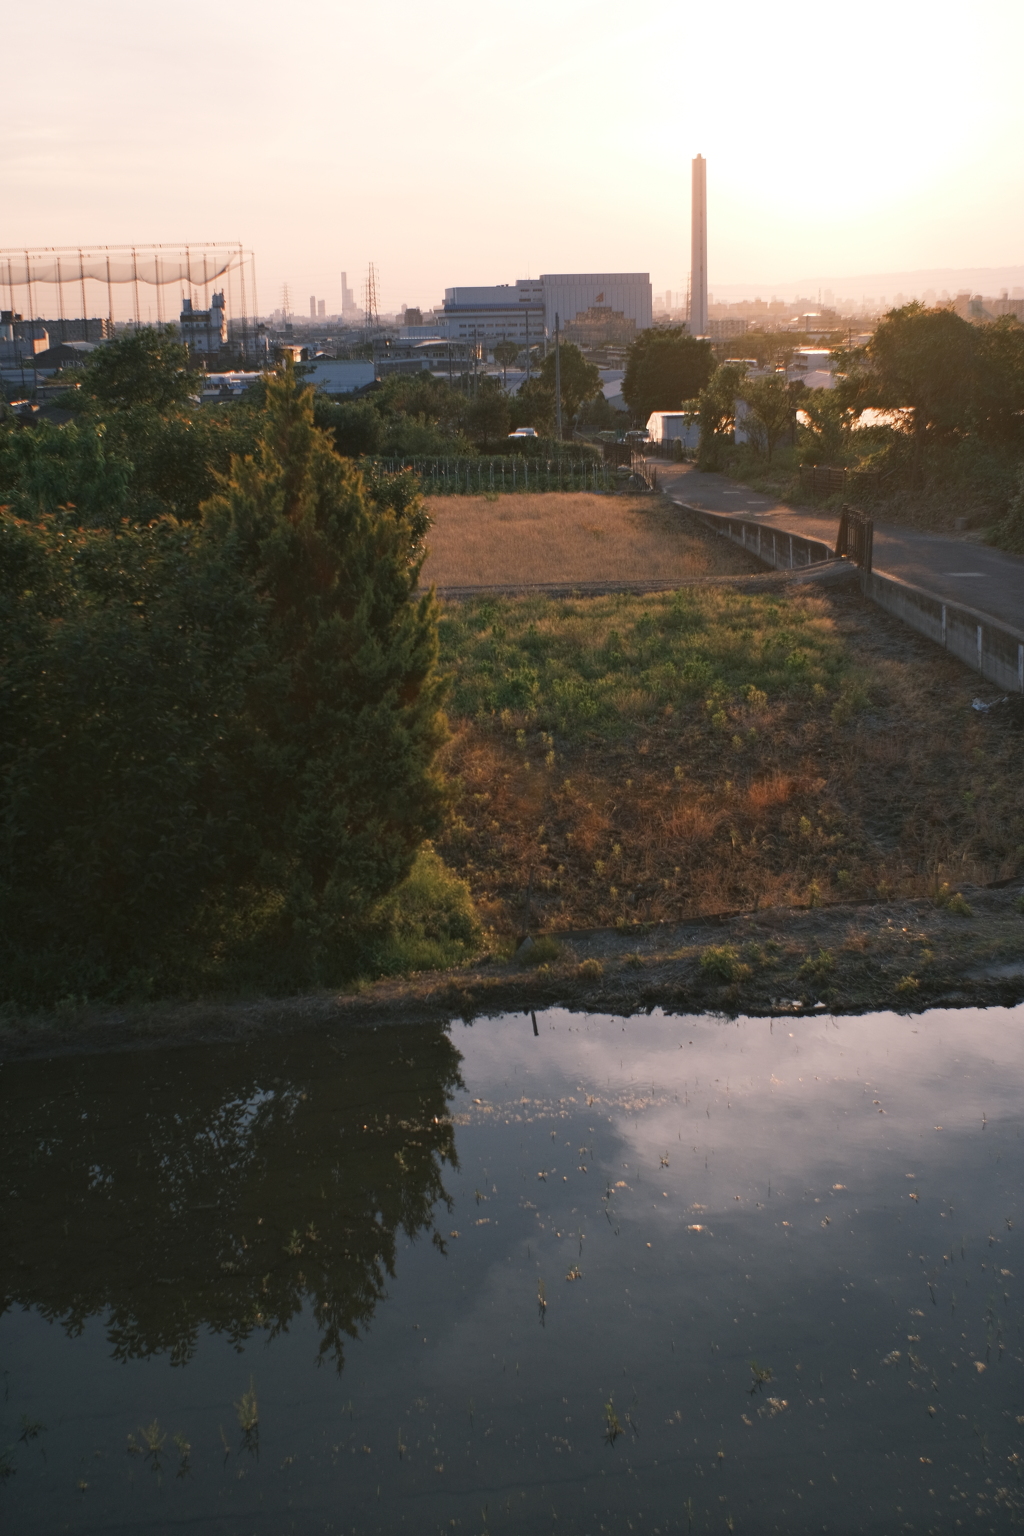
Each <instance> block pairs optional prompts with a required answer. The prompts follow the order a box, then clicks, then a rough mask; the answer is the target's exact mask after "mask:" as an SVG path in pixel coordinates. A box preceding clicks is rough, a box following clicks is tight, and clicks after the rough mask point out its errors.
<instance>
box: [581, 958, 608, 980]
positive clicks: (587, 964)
mask: <svg viewBox="0 0 1024 1536" xmlns="http://www.w3.org/2000/svg"><path fill="white" fill-rule="evenodd" d="M576 974H577V976H578V977H579V978H580V980H581V981H597V980H598V979H599V978H600V977H601V976H603V975H604V966H603V965H602V964H601V962H600V960H593V959H591V960H581V961H580V963H579V965H578V966H577V967H576Z"/></svg>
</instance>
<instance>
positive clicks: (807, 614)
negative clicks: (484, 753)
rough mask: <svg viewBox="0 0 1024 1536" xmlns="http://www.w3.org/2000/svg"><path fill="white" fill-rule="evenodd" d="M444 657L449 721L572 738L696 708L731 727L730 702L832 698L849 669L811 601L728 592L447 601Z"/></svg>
mask: <svg viewBox="0 0 1024 1536" xmlns="http://www.w3.org/2000/svg"><path fill="white" fill-rule="evenodd" d="M441 653H442V663H443V665H444V666H445V668H446V669H447V670H450V671H451V673H452V675H453V695H452V700H451V707H452V712H453V713H454V714H457V715H462V716H469V717H471V718H477V719H481V718H487V717H489V716H500V715H501V714H502V712H504V711H508V712H509V713H510V714H516V715H523V716H525V717H526V718H527V719H528V720H529V721H530V722H531V723H532V724H533V725H534V726H535V727H537V728H542V729H548V730H557V731H559V732H560V733H561V734H562V735H564V736H568V737H570V738H577V739H579V738H581V737H584V736H586V735H587V734H588V733H590V732H594V731H597V732H599V733H600V734H601V735H603V736H608V735H620V734H623V733H625V732H627V731H629V730H631V729H634V728H635V727H636V726H637V725H638V724H639V723H642V721H643V720H644V719H645V718H650V717H653V716H654V715H657V714H665V713H667V712H668V711H670V710H676V709H681V708H690V709H692V708H693V707H694V706H696V707H698V708H701V709H703V710H705V711H706V712H707V714H708V716H709V718H710V719H711V721H712V724H718V725H719V726H720V727H721V729H723V730H725V729H726V726H727V719H728V716H727V710H728V709H729V707H730V706H732V705H738V704H746V705H748V706H751V707H758V706H760V707H763V705H764V704H766V703H767V702H768V701H774V700H779V699H781V698H785V697H805V698H808V699H814V698H816V697H822V696H823V695H824V694H826V693H827V694H829V695H830V696H832V697H835V695H836V693H837V691H838V690H839V689H840V688H841V686H842V685H843V683H844V682H845V681H846V674H847V672H848V671H849V662H848V659H847V656H846V654H845V652H844V648H843V646H842V644H841V642H840V640H839V639H838V638H837V636H836V635H835V633H834V631H833V628H832V624H831V621H830V619H829V618H828V617H827V615H826V614H825V612H824V611H823V609H822V608H821V606H820V604H818V603H816V602H815V600H814V599H813V598H809V599H804V598H788V599H787V598H779V597H776V596H774V595H772V594H753V593H751V594H746V593H742V592H738V591H736V590H734V589H729V588H717V589H716V588H689V589H685V590H682V591H679V592H673V593H659V594H655V595H649V596H644V597H633V596H629V595H624V594H617V595H614V596H609V597H604V598H586V599H580V600H578V601H564V600H557V599H551V598H544V597H527V598H519V599H496V598H486V599H479V600H476V601H472V602H466V603H458V604H456V603H451V604H447V605H446V606H445V608H444V610H443V615H442V620H441ZM847 697H849V699H850V705H851V706H852V707H853V708H856V707H857V704H858V703H859V696H858V695H856V694H853V693H851V694H848V695H847Z"/></svg>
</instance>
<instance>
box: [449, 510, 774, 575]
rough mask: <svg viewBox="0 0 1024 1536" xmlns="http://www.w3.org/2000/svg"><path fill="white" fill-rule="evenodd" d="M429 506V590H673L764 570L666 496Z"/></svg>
mask: <svg viewBox="0 0 1024 1536" xmlns="http://www.w3.org/2000/svg"><path fill="white" fill-rule="evenodd" d="M428 506H429V509H430V514H431V516H432V517H433V519H434V526H433V528H432V529H431V532H430V536H429V539H428V546H429V553H428V556H427V560H426V564H425V565H424V567H423V575H422V577H421V585H422V586H424V587H427V586H430V585H436V586H437V587H439V588H443V589H446V590H447V589H450V588H465V587H524V586H533V585H536V584H548V585H551V584H564V585H566V586H572V587H577V586H588V585H592V584H594V583H623V582H630V581H638V582H648V583H649V582H657V581H663V582H666V583H668V584H671V583H672V582H675V581H686V580H691V579H693V578H694V577H702V576H704V577H706V576H718V575H731V574H736V573H742V572H747V571H753V570H754V569H756V568H757V567H756V563H755V562H754V561H753V559H752V557H751V556H748V555H745V554H744V553H743V552H742V551H737V550H734V549H731V548H730V547H729V546H728V545H727V544H725V542H724V541H723V540H721V539H717V540H716V539H714V538H713V537H709V536H706V535H703V534H702V532H701V531H700V530H699V529H697V528H696V527H695V526H694V523H693V520H689V519H687V520H684V519H682V518H681V517H680V516H679V513H678V512H677V511H676V510H675V509H674V508H673V507H672V506H671V503H669V502H667V501H666V500H665V499H664V498H663V497H661V496H649V495H648V496H619V495H603V496H602V495H594V494H589V493H583V492H579V493H576V492H552V493H550V494H538V495H528V494H525V495H506V496H493V497H488V496H432V497H430V498H429V499H428Z"/></svg>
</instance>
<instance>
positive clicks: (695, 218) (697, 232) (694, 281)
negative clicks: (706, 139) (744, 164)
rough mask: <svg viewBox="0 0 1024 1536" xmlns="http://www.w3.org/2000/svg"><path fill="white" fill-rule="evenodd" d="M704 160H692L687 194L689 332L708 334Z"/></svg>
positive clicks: (701, 158)
mask: <svg viewBox="0 0 1024 1536" xmlns="http://www.w3.org/2000/svg"><path fill="white" fill-rule="evenodd" d="M706 172H707V161H706V160H705V159H704V156H703V155H697V157H696V158H695V160H694V162H693V180H692V184H691V185H692V190H691V194H690V334H691V336H706V335H707V333H708V195H707V180H706Z"/></svg>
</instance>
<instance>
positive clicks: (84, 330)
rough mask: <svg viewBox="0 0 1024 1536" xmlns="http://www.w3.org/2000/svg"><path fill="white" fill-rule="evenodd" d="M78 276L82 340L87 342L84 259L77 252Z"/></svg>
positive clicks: (87, 326)
mask: <svg viewBox="0 0 1024 1536" xmlns="http://www.w3.org/2000/svg"><path fill="white" fill-rule="evenodd" d="M78 275H79V277H80V278H81V280H82V339H83V341H88V340H89V304H88V301H87V299H86V297H85V257H84V256H83V255H82V252H81V249H79V252H78Z"/></svg>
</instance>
